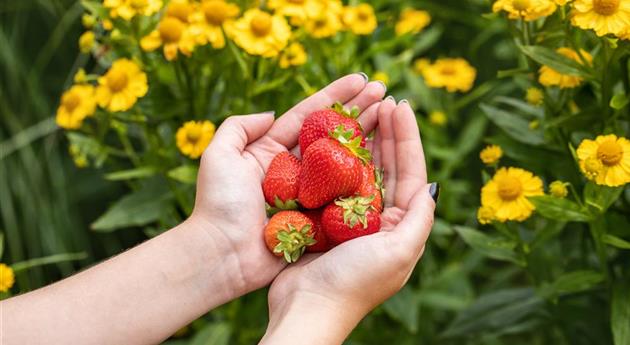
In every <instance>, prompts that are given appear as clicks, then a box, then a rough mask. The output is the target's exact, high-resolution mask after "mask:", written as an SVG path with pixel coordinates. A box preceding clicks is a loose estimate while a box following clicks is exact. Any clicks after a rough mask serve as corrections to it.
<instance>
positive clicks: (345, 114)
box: [330, 102, 360, 119]
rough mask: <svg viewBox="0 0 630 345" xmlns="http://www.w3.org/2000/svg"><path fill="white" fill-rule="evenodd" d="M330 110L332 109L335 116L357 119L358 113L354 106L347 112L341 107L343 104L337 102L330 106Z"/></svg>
mask: <svg viewBox="0 0 630 345" xmlns="http://www.w3.org/2000/svg"><path fill="white" fill-rule="evenodd" d="M330 109H332V110H333V111H334V112H336V113H337V114H339V115H341V116H343V117H347V118H349V119H356V118H357V117H359V113H360V110H359V107H357V106H356V105H355V106H354V107H352V109H350V110H348V109H346V108H345V107H344V106H343V104H341V103H339V102H335V104H333V105H332V106H330Z"/></svg>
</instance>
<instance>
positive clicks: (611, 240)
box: [602, 234, 630, 249]
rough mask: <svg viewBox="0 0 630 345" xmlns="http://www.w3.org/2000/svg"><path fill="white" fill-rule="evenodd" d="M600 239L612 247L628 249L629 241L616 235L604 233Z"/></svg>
mask: <svg viewBox="0 0 630 345" xmlns="http://www.w3.org/2000/svg"><path fill="white" fill-rule="evenodd" d="M602 241H604V243H606V244H608V245H611V246H613V247H616V248H619V249H630V242H628V241H626V240H624V239H621V238H619V237H617V236H614V235H610V234H605V235H604V236H603V237H602Z"/></svg>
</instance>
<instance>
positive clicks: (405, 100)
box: [398, 98, 409, 105]
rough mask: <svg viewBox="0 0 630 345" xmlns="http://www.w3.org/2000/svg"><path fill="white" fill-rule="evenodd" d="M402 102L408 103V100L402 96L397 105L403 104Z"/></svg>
mask: <svg viewBox="0 0 630 345" xmlns="http://www.w3.org/2000/svg"><path fill="white" fill-rule="evenodd" d="M403 103H407V104H409V101H408V100H407V99H405V98H403V99H401V100H400V102H398V104H399V105H400V104H403Z"/></svg>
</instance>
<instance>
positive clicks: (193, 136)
mask: <svg viewBox="0 0 630 345" xmlns="http://www.w3.org/2000/svg"><path fill="white" fill-rule="evenodd" d="M214 130H215V127H214V124H213V123H212V122H210V121H188V122H186V123H184V125H182V126H181V127H180V128H179V129H178V130H177V133H176V134H175V140H176V142H177V148H179V151H181V153H183V154H184V155H186V156H188V157H190V158H192V159H196V158H199V157H200V156H201V154H202V153H203V151H204V150H205V149H206V147H207V146H208V144H210V140H212V137H213V136H214Z"/></svg>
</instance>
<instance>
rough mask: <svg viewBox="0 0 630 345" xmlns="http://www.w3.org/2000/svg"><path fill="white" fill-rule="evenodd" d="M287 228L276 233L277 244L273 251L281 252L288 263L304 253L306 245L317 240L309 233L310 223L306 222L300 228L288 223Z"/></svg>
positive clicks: (296, 259)
mask: <svg viewBox="0 0 630 345" xmlns="http://www.w3.org/2000/svg"><path fill="white" fill-rule="evenodd" d="M287 227H288V231H287V230H284V229H282V230H280V231H278V234H277V235H276V238H277V239H278V242H279V243H278V244H277V245H276V247H275V248H274V249H273V252H274V253H282V255H283V257H284V259H285V260H286V261H287V262H288V263H293V262H296V261H298V259H299V258H300V257H301V256H302V254H304V251H305V250H306V247H307V246H312V245H314V244H315V243H317V241H315V239H313V235H312V234H309V232H310V231H311V225H310V224H306V225H304V226H303V227H302V228H301V229H300V230H298V229H296V228H295V226H293V224H288V226H287Z"/></svg>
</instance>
